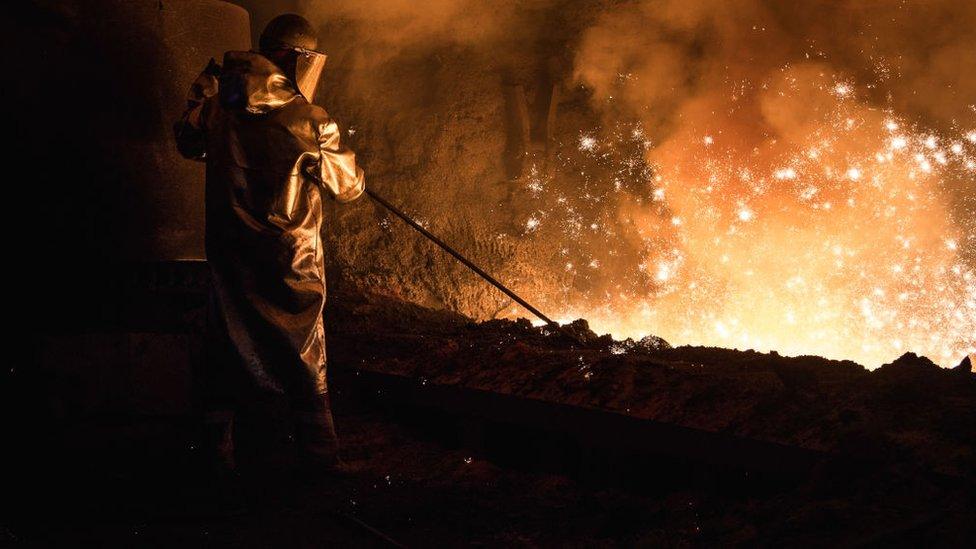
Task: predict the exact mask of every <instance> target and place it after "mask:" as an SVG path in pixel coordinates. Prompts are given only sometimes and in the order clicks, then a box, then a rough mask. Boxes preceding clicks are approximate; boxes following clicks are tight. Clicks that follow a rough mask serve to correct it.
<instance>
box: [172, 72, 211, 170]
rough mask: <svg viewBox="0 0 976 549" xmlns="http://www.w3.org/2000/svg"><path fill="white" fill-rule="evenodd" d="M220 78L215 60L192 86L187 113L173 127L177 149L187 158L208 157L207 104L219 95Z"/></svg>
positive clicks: (188, 95)
mask: <svg viewBox="0 0 976 549" xmlns="http://www.w3.org/2000/svg"><path fill="white" fill-rule="evenodd" d="M218 76H220V65H218V64H217V62H216V61H214V60H213V59H211V60H210V63H209V64H208V65H207V68H206V69H204V70H203V72H202V73H200V76H198V77H197V79H196V80H195V81H194V82H193V85H192V86H190V92H189V93H188V94H187V98H186V104H187V108H186V111H185V112H184V113H183V117H182V118H180V120H179V121H178V122H177V123H176V124H174V125H173V133H174V134H175V135H176V148H177V149H178V150H179V151H180V154H182V155H183V156H184V157H185V158H189V159H192V160H204V159H205V158H206V156H207V139H206V137H207V132H206V124H205V123H204V121H205V118H206V111H207V108H206V104H207V100H209V99H211V98H213V97H215V96H216V95H217V89H218V86H217V77H218Z"/></svg>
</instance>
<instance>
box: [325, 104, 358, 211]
mask: <svg viewBox="0 0 976 549" xmlns="http://www.w3.org/2000/svg"><path fill="white" fill-rule="evenodd" d="M317 126H318V127H317V131H318V142H319V162H318V165H317V166H315V169H316V172H317V173H316V174H315V176H316V179H318V180H319V181H321V182H322V186H323V187H325V188H326V189H327V190H328V191H329V193H330V194H331V195H332V196H333V197H334V198H335V199H336V201H337V202H352V201H353V200H356V199H357V198H359V197H360V196H362V194H363V191H365V190H366V177H365V175H364V174H363V170H362V168H360V167H359V166H357V165H356V154H355V153H353V152H352V151H351V150H349V149H348V148H347V147H345V146H344V145H342V144H341V143H340V140H339V127H338V126H337V125H336V123H335V121H333V120H332V119H330V118H328V117H327V116H326V117H323V118H322V119H320V121H319V122H318V123H317Z"/></svg>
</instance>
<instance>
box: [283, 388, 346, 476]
mask: <svg viewBox="0 0 976 549" xmlns="http://www.w3.org/2000/svg"><path fill="white" fill-rule="evenodd" d="M294 417H295V439H296V441H297V442H298V453H299V467H300V469H301V470H302V471H303V472H307V473H310V474H313V475H336V474H340V475H341V474H348V473H349V472H350V471H349V468H348V467H347V466H346V464H345V463H343V461H342V459H340V457H339V437H338V436H337V435H336V430H335V422H334V421H333V420H332V407H331V405H330V402H329V394H328V393H323V394H321V395H320V396H319V399H318V401H317V402H316V403H315V406H314V408H313V409H311V410H300V411H299V410H296V411H295V413H294Z"/></svg>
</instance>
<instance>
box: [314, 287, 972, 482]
mask: <svg viewBox="0 0 976 549" xmlns="http://www.w3.org/2000/svg"><path fill="white" fill-rule="evenodd" d="M326 319H327V324H328V326H329V331H330V332H331V334H332V335H331V336H330V337H331V339H330V340H329V341H330V362H331V363H332V365H333V367H334V368H338V369H341V370H348V369H356V370H359V371H369V372H380V373H385V374H394V375H397V376H404V377H408V378H413V379H415V380H417V381H418V382H420V383H424V384H433V385H437V386H449V387H464V388H470V389H477V390H483V391H489V392H493V393H501V394H505V395H514V396H517V397H522V398H526V399H533V400H538V401H545V402H551V403H559V404H566V405H571V406H576V407H581V408H587V409H599V410H604V411H609V412H614V413H618V414H623V415H627V416H630V417H634V418H639V419H646V420H652V421H656V422H662V423H667V424H674V425H679V426H683V427H689V428H693V429H699V430H703V431H707V432H713V433H724V434H730V435H735V436H738V437H744V438H748V439H754V440H761V441H768V442H772V443H779V444H783V445H789V446H793V447H801V448H806V449H810V450H815V451H821V452H825V453H827V454H835V455H845V456H854V457H857V458H858V459H866V460H873V461H876V462H878V463H889V464H892V463H896V464H899V466H912V467H918V468H920V469H923V470H926V471H932V472H934V473H937V474H944V475H949V476H951V477H955V478H968V479H973V478H976V374H974V373H973V372H972V366H971V362H970V360H969V359H968V358H967V359H965V360H963V362H962V363H961V364H960V365H959V366H958V367H956V368H954V369H943V368H940V367H938V366H937V365H935V364H934V363H932V362H931V361H930V360H928V359H927V358H925V357H919V356H916V355H914V354H912V353H907V354H905V355H904V356H902V357H901V358H899V359H898V360H896V361H894V362H892V363H890V364H886V365H884V366H882V367H881V368H879V369H877V370H874V371H869V370H867V369H865V368H864V367H862V366H860V365H858V364H856V363H854V362H849V361H832V360H827V359H824V358H820V357H814V356H803V357H785V356H780V355H778V354H777V353H775V352H773V353H759V352H755V351H737V350H729V349H720V348H709V347H692V346H684V347H672V346H671V345H669V344H668V343H667V342H665V341H664V340H662V339H660V338H656V337H653V336H650V337H647V338H644V339H643V340H641V341H632V340H625V341H615V340H614V339H612V338H611V337H609V336H598V335H597V334H595V333H593V332H592V331H590V330H589V328H588V326H587V324H586V322H585V321H584V320H577V321H576V322H574V323H573V324H571V325H568V326H566V329H565V330H564V331H569V332H572V334H573V335H575V339H577V340H581V341H582V342H583V344H582V345H581V344H580V343H579V342H577V341H574V338H573V337H568V336H567V334H565V333H563V332H560V331H553V330H551V329H548V328H545V327H535V326H533V325H532V324H531V323H530V322H528V321H527V320H524V319H520V320H518V321H509V320H490V321H485V322H480V323H479V322H474V321H472V320H470V319H468V318H467V317H464V316H461V315H458V314H454V313H450V312H444V311H437V310H432V309H427V308H424V307H421V306H418V305H414V304H411V303H408V302H406V301H402V300H399V299H397V298H396V297H391V296H383V295H375V294H373V295H363V294H346V293H342V294H341V295H340V296H339V297H338V298H337V299H334V300H330V304H329V306H328V307H327V311H326Z"/></svg>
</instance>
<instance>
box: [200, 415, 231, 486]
mask: <svg viewBox="0 0 976 549" xmlns="http://www.w3.org/2000/svg"><path fill="white" fill-rule="evenodd" d="M201 449H202V450H203V458H204V460H205V464H206V467H207V470H208V473H210V474H211V475H213V476H214V477H227V476H232V475H234V472H235V470H236V463H235V461H234V413H233V412H230V411H219V412H210V413H208V414H206V416H205V417H204V420H203V440H202V448H201Z"/></svg>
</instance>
